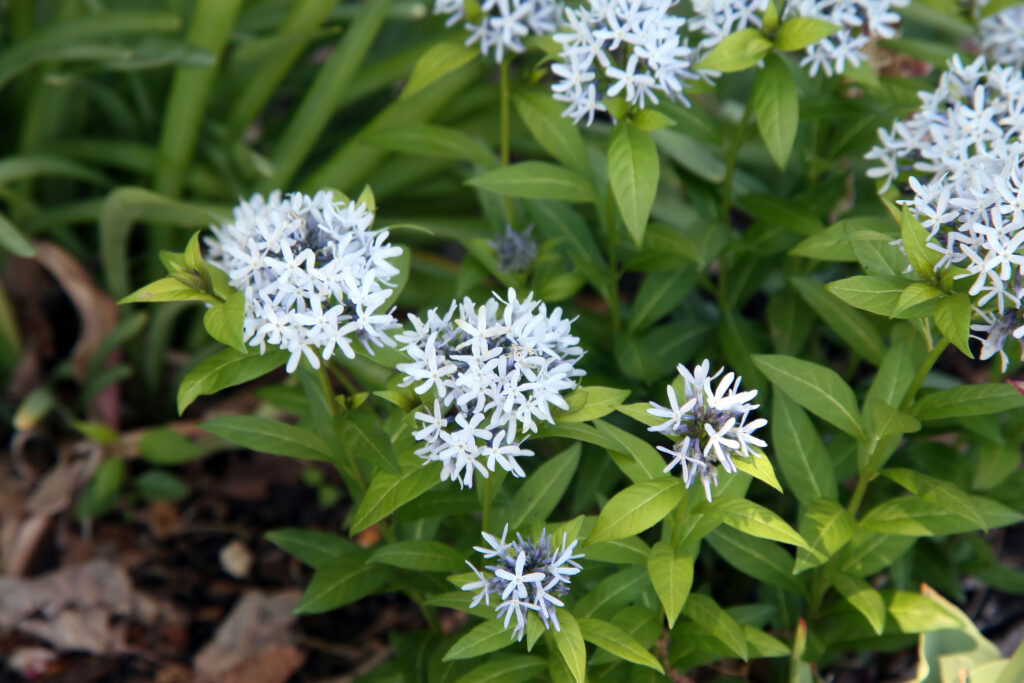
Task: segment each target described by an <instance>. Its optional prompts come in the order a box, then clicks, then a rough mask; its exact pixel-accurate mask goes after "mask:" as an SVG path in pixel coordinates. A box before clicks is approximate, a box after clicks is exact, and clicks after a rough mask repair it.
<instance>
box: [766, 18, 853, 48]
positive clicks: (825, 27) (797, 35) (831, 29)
mask: <svg viewBox="0 0 1024 683" xmlns="http://www.w3.org/2000/svg"><path fill="white" fill-rule="evenodd" d="M840 28H841V27H840V26H836V25H835V24H833V23H831V22H828V21H825V20H823V19H814V18H811V17H792V18H790V19H787V20H786V21H784V22H782V25H781V26H779V30H778V32H776V34H775V47H777V48H779V49H780V50H784V51H786V52H790V51H792V50H802V49H804V48H805V47H807V46H808V45H811V44H812V43H816V42H818V41H819V40H821V39H822V38H828V37H829V36H830V35H832V34H833V33H835V32H836V31H838V30H839V29H840Z"/></svg>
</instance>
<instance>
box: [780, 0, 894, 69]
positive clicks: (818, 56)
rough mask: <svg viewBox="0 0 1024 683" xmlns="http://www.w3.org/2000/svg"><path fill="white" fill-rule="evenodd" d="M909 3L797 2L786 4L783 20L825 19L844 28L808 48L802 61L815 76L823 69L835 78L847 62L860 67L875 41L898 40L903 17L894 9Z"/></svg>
mask: <svg viewBox="0 0 1024 683" xmlns="http://www.w3.org/2000/svg"><path fill="white" fill-rule="evenodd" d="M909 4H910V0H796V1H795V2H788V3H786V9H785V10H784V11H783V15H782V18H783V19H788V18H789V17H806V18H808V19H821V20H823V21H827V22H829V23H832V24H835V25H836V26H839V27H840V29H839V30H838V31H836V32H835V33H833V34H832V35H830V36H828V37H826V38H822V39H821V40H819V41H817V42H816V43H812V44H810V45H808V46H807V49H806V54H805V55H804V57H803V59H801V60H800V66H805V67H808V69H807V71H808V73H810V74H811V76H814V75H816V74H817V73H818V71H819V70H821V71H824V72H825V75H826V76H832V75H833V74H841V73H843V71H844V69H845V68H846V63H847V62H849V63H850V64H852V65H853V66H860V63H861V62H862V61H864V60H865V59H867V55H865V54H864V48H865V47H866V46H867V45H868V43H869V42H871V39H873V38H881V39H882V40H890V39H892V38H895V37H896V28H897V27H898V25H899V23H900V15H899V13H898V12H895V11H893V10H894V9H896V8H900V7H906V6H907V5H909Z"/></svg>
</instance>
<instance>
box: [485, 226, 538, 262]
mask: <svg viewBox="0 0 1024 683" xmlns="http://www.w3.org/2000/svg"><path fill="white" fill-rule="evenodd" d="M532 232H533V225H528V226H526V229H525V230H523V231H522V232H519V231H517V230H515V229H513V227H512V226H511V225H506V226H505V234H504V235H502V236H501V237H499V238H498V239H496V240H488V241H487V244H488V245H489V246H491V247H492V248H493V249H494V252H495V254H496V255H497V257H498V270H500V271H501V272H503V273H505V272H508V271H514V272H523V271H526V270H529V268H530V266H531V265H533V262H534V260H535V259H536V258H537V243H536V242H535V241H534V239H533V237H532V236H531V234H530V233H532Z"/></svg>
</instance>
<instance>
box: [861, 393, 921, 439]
mask: <svg viewBox="0 0 1024 683" xmlns="http://www.w3.org/2000/svg"><path fill="white" fill-rule="evenodd" d="M864 413H865V415H864V417H865V427H866V428H867V431H868V434H869V435H870V436H871V438H873V439H880V438H882V437H883V436H893V435H896V434H911V433H913V432H916V431H919V430H920V429H921V423H920V422H918V421H917V420H916V419H914V418H913V417H912V416H910V415H907V414H906V413H904V412H902V411H900V410H897V409H896V408H893V407H892V406H891V405H889V404H888V403H883V402H882V401H879V400H878V399H876V398H873V399H870V400H868V401H867V403H866V404H865V405H864Z"/></svg>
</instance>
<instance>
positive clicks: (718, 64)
mask: <svg viewBox="0 0 1024 683" xmlns="http://www.w3.org/2000/svg"><path fill="white" fill-rule="evenodd" d="M771 49H772V43H771V41H769V40H768V39H767V38H765V37H764V35H763V34H762V33H761V32H760V31H758V30H757V29H755V28H745V29H741V30H739V31H736V32H735V33H732V34H731V35H728V36H726V37H725V39H724V40H722V42H720V43H719V44H718V45H716V46H715V47H714V49H713V50H711V52H710V53H708V55H707V56H706V57H704V59H702V60H700V62H698V63H697V65H696V68H698V69H704V70H707V71H721V72H723V73H728V72H731V71H742V70H743V69H746V68H747V67H751V66H754V65H755V64H757V63H758V62H759V61H761V59H762V58H763V57H764V56H765V55H766V54H768V52H769V51H770V50H771Z"/></svg>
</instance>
